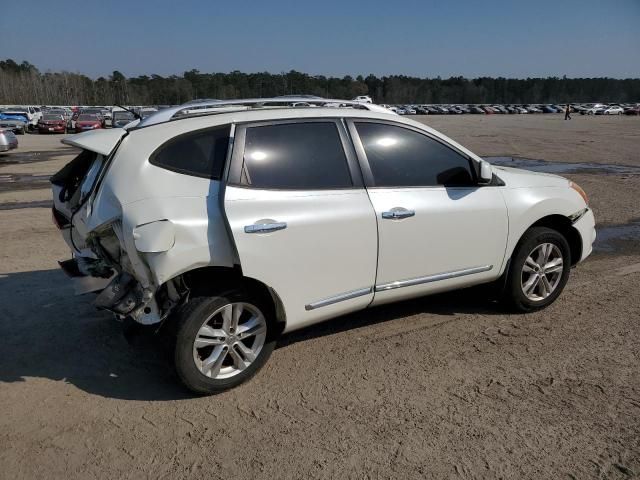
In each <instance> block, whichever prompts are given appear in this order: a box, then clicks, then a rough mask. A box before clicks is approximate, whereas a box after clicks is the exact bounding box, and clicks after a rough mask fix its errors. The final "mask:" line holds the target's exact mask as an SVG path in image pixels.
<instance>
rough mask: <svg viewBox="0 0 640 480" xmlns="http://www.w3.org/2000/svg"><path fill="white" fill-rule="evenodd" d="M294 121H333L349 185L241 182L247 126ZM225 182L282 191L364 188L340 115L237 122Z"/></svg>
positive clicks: (244, 186)
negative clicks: (295, 186)
mask: <svg viewBox="0 0 640 480" xmlns="http://www.w3.org/2000/svg"><path fill="white" fill-rule="evenodd" d="M295 123H333V124H334V125H335V126H336V128H337V130H338V135H339V136H340V141H341V143H342V149H343V150H344V154H345V157H346V159H347V167H348V169H349V174H350V176H351V186H348V187H327V188H298V189H293V188H267V187H259V188H258V187H254V186H252V185H244V184H242V182H241V175H242V166H243V163H244V147H245V140H246V132H247V129H248V128H252V127H265V126H271V125H286V124H295ZM227 184H228V185H230V186H233V187H238V188H247V189H251V190H269V191H283V192H296V191H297V192H315V191H323V190H327V191H329V190H361V189H363V188H364V179H363V178H362V173H361V171H360V166H359V163H358V158H357V156H356V151H355V150H354V146H353V143H352V141H351V139H350V136H349V134H348V132H347V129H346V126H345V124H344V122H343V120H342V118H341V117H309V118H287V119H277V120H265V121H248V122H237V123H236V131H235V138H234V140H233V152H232V154H231V164H230V166H229V172H228V177H227Z"/></svg>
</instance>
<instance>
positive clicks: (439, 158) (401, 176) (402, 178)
mask: <svg viewBox="0 0 640 480" xmlns="http://www.w3.org/2000/svg"><path fill="white" fill-rule="evenodd" d="M355 125H356V129H357V131H358V135H359V136H360V139H361V140H362V145H363V146H364V150H365V153H366V154H367V160H368V161H369V166H370V167H371V173H372V174H373V180H374V182H375V186H377V187H430V186H437V185H444V186H468V185H473V184H475V182H474V174H473V171H472V170H471V164H470V161H469V159H468V158H466V157H464V156H462V155H461V154H459V153H458V152H456V151H455V150H453V149H452V148H450V147H448V146H446V145H444V144H442V143H440V142H438V141H437V140H435V139H433V138H431V137H428V136H427V135H423V134H421V133H418V132H416V131H413V130H409V129H407V128H402V127H397V126H393V125H385V124H380V123H369V122H356V124H355Z"/></svg>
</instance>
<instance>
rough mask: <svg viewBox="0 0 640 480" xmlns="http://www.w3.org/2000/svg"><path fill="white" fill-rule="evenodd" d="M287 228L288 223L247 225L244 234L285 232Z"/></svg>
mask: <svg viewBox="0 0 640 480" xmlns="http://www.w3.org/2000/svg"><path fill="white" fill-rule="evenodd" d="M285 228H287V223H286V222H270V223H254V224H253V225H246V226H245V227H244V233H268V232H275V231H277V230H284V229H285Z"/></svg>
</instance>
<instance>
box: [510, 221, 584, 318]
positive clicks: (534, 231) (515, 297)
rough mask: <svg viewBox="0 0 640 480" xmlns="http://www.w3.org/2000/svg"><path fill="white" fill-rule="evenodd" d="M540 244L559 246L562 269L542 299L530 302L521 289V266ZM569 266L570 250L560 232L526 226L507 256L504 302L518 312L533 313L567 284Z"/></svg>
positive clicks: (550, 302)
mask: <svg viewBox="0 0 640 480" xmlns="http://www.w3.org/2000/svg"><path fill="white" fill-rule="evenodd" d="M543 243H551V244H553V245H555V246H556V247H557V248H558V249H559V251H560V253H561V255H562V264H563V270H562V274H561V276H560V279H559V282H558V284H557V285H556V287H555V289H554V290H553V291H552V292H551V294H550V295H549V296H548V297H546V298H544V299H540V300H535V301H534V300H531V299H530V298H528V297H527V296H526V295H525V293H524V291H523V286H522V278H523V277H522V275H523V267H524V264H525V261H526V259H527V257H528V256H529V254H530V253H531V252H532V251H533V250H534V249H535V248H536V247H537V246H539V245H542V244H543ZM570 266H571V250H570V248H569V244H568V243H567V240H566V239H565V237H564V236H563V235H562V234H560V233H559V232H557V231H556V230H552V229H550V228H546V227H533V228H530V229H529V230H527V231H526V232H525V234H524V235H523V236H522V238H521V239H520V241H519V242H518V245H517V246H516V248H515V250H514V252H513V255H512V256H511V262H510V264H509V271H508V273H507V278H506V282H505V289H504V294H503V300H504V302H505V303H506V304H507V306H509V307H510V308H512V309H514V310H516V311H519V312H533V311H536V310H541V309H543V308H545V307H547V306H549V305H550V304H552V303H553V302H554V301H555V300H556V299H557V298H558V296H560V294H561V293H562V290H563V289H564V287H565V285H566V284H567V281H568V280H569V270H570Z"/></svg>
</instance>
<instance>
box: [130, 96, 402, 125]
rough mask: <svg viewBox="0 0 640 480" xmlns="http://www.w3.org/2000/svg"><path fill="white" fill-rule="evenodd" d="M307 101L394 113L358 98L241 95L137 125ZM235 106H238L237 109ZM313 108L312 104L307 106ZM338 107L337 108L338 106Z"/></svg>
mask: <svg viewBox="0 0 640 480" xmlns="http://www.w3.org/2000/svg"><path fill="white" fill-rule="evenodd" d="M298 102H304V103H308V104H310V105H315V106H328V105H336V104H337V105H339V106H343V105H344V106H346V107H352V108H360V109H363V110H369V111H372V112H379V113H388V114H394V112H392V111H391V110H388V109H387V108H384V107H381V106H380V105H375V104H373V103H364V102H356V101H354V100H341V99H334V98H321V97H308V96H304V95H301V96H282V97H271V98H239V99H235V100H212V101H206V102H200V103H185V104H182V105H179V106H177V107H172V108H166V109H164V110H160V111H159V112H157V113H154V114H153V115H150V116H148V117H146V118H144V119H142V120H141V121H140V122H139V123H138V124H137V125H136V126H135V127H134V128H144V127H148V126H151V125H157V124H159V123H165V122H170V121H172V120H180V119H183V118H192V117H200V116H204V115H216V114H220V113H228V112H230V111H236V110H249V109H253V108H282V107H288V108H305V107H291V104H292V103H298ZM234 107H235V108H234ZM306 108H310V107H306ZM336 108H337V107H336Z"/></svg>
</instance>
